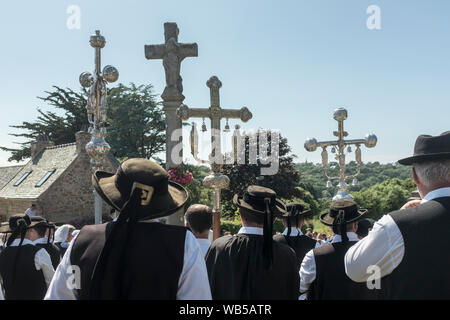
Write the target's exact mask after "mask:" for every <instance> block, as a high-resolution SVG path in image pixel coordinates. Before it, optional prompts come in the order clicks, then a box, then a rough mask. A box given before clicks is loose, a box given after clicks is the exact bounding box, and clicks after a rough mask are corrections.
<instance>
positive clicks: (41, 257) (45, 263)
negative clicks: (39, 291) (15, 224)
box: [10, 239, 55, 287]
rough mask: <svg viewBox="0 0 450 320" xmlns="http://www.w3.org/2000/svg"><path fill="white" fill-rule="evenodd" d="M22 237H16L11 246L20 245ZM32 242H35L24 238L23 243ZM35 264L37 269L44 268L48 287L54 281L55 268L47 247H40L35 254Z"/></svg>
mask: <svg viewBox="0 0 450 320" xmlns="http://www.w3.org/2000/svg"><path fill="white" fill-rule="evenodd" d="M19 243H20V239H14V241H13V242H12V243H11V245H10V246H11V247H17V246H19ZM26 244H31V245H33V246H34V243H33V242H32V241H30V240H28V239H23V242H22V245H23V246H24V245H26ZM34 266H35V267H36V270H38V271H39V270H42V273H43V274H44V278H45V282H46V284H47V287H48V286H49V285H50V282H51V281H52V278H53V274H54V273H55V269H53V265H52V260H51V259H50V255H49V254H48V252H47V251H46V250H45V249H40V250H39V251H37V252H36V255H35V256H34Z"/></svg>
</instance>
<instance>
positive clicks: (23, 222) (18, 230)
mask: <svg viewBox="0 0 450 320" xmlns="http://www.w3.org/2000/svg"><path fill="white" fill-rule="evenodd" d="M25 217H26V218H25ZM27 218H28V219H27ZM29 221H31V220H30V217H28V216H27V215H25V216H24V217H23V218H19V219H14V220H10V221H9V228H10V229H11V230H12V231H13V232H12V234H11V236H10V237H9V239H8V242H7V243H6V246H7V247H9V246H10V245H11V244H12V243H13V241H14V240H15V239H16V238H17V236H18V235H19V234H20V243H19V247H18V249H17V254H16V256H15V257H14V267H13V274H12V282H13V283H14V281H15V278H16V270H17V268H16V266H17V261H18V260H19V256H20V251H21V248H22V243H23V240H24V239H25V234H26V233H27V229H28V226H29V225H30V223H29Z"/></svg>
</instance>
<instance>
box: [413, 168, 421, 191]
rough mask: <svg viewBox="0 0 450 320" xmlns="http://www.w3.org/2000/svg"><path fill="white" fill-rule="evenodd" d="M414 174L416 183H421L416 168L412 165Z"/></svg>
mask: <svg viewBox="0 0 450 320" xmlns="http://www.w3.org/2000/svg"><path fill="white" fill-rule="evenodd" d="M412 174H413V180H414V183H415V184H416V186H417V185H419V184H420V179H419V177H418V176H417V172H416V168H414V167H412Z"/></svg>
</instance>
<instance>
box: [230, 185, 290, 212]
mask: <svg viewBox="0 0 450 320" xmlns="http://www.w3.org/2000/svg"><path fill="white" fill-rule="evenodd" d="M264 199H270V207H271V211H272V215H273V216H274V217H280V216H282V215H284V214H286V213H287V211H286V205H285V204H284V203H283V202H282V201H281V200H279V199H277V194H276V193H275V191H273V190H272V189H269V188H265V187H261V186H255V185H252V186H248V187H247V190H246V191H244V194H243V195H242V196H239V195H237V194H235V195H234V197H233V203H234V204H235V205H236V206H237V207H238V208H242V209H244V210H246V211H247V212H249V213H251V214H256V215H264V214H265V213H266V205H265V201H264Z"/></svg>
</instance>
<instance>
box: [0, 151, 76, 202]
mask: <svg viewBox="0 0 450 320" xmlns="http://www.w3.org/2000/svg"><path fill="white" fill-rule="evenodd" d="M76 158H77V153H76V143H69V144H62V145H59V146H54V147H47V148H45V149H44V150H42V151H41V152H40V153H39V154H38V155H37V156H36V157H34V158H33V159H31V160H30V161H29V162H28V163H27V164H26V165H24V166H22V167H21V168H19V171H17V172H16V174H15V175H14V176H13V177H12V178H11V179H10V180H9V182H7V183H6V185H4V186H3V187H2V188H1V190H0V198H3V199H25V200H35V199H37V198H39V196H40V195H41V194H43V193H44V192H45V191H46V190H47V189H48V188H49V187H50V186H51V185H52V184H53V182H55V181H56V179H58V178H59V177H60V176H61V174H62V173H63V172H64V171H65V170H66V169H67V168H68V167H69V166H70V165H71V164H72V163H73V162H74V161H75V159H76ZM2 169H3V168H0V170H2ZM11 170H12V169H11ZM50 170H55V172H54V173H53V174H52V175H51V176H50V177H49V178H48V180H47V181H45V182H44V183H43V184H42V185H41V186H40V187H35V185H36V184H37V183H38V181H39V180H41V178H42V177H44V175H45V174H46V173H47V172H48V171H50ZM28 171H31V173H30V174H29V175H28V177H27V178H26V179H24V180H23V181H22V183H20V184H19V185H18V186H16V187H15V186H14V184H15V183H16V182H17V180H19V179H20V178H21V177H22V176H23V175H24V174H25V173H26V172H28ZM0 172H2V171H0Z"/></svg>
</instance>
